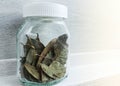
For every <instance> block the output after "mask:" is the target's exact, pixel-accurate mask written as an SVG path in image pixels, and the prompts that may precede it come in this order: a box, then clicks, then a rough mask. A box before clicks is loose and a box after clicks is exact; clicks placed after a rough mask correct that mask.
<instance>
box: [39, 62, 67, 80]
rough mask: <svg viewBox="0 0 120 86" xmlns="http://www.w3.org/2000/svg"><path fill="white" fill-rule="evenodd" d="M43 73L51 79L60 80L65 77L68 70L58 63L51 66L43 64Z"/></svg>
mask: <svg viewBox="0 0 120 86" xmlns="http://www.w3.org/2000/svg"><path fill="white" fill-rule="evenodd" d="M41 67H42V69H43V71H44V72H45V73H46V74H47V75H48V76H49V77H51V78H53V79H58V78H61V77H63V76H64V75H65V72H66V68H65V67H64V66H63V65H61V64H60V63H59V62H57V61H53V63H52V64H51V65H50V66H47V65H45V64H41Z"/></svg>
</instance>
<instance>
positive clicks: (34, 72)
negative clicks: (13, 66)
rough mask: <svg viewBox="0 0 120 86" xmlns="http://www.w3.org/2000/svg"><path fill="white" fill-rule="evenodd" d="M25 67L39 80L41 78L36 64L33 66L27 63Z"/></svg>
mask: <svg viewBox="0 0 120 86" xmlns="http://www.w3.org/2000/svg"><path fill="white" fill-rule="evenodd" d="M24 66H25V68H26V70H27V71H28V72H29V73H30V74H31V75H32V76H33V77H34V78H35V79H37V80H39V78H40V77H39V72H38V71H37V69H36V68H35V67H34V66H31V65H30V64H26V63H25V65H24Z"/></svg>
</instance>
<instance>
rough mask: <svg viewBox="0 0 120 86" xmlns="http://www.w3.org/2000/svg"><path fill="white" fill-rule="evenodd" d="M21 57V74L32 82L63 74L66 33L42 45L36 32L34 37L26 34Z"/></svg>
mask: <svg viewBox="0 0 120 86" xmlns="http://www.w3.org/2000/svg"><path fill="white" fill-rule="evenodd" d="M26 37H27V42H26V44H25V45H23V47H24V57H22V59H21V69H20V70H21V75H22V77H24V78H26V79H27V80H29V81H33V82H41V83H42V82H49V81H52V80H57V79H60V78H62V77H64V76H65V73H66V67H65V64H66V60H67V54H68V44H67V43H66V41H67V38H68V36H67V34H63V35H61V36H59V37H58V38H54V39H53V40H51V41H50V42H49V43H48V45H47V46H44V45H43V44H42V43H41V41H40V39H39V35H38V34H37V37H36V39H33V38H30V37H29V36H28V35H26Z"/></svg>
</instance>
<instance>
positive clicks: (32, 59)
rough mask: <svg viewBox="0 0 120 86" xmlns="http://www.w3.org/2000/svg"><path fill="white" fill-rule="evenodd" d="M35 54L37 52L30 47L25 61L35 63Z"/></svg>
mask: <svg viewBox="0 0 120 86" xmlns="http://www.w3.org/2000/svg"><path fill="white" fill-rule="evenodd" d="M36 54H37V53H36V51H35V49H32V48H31V49H30V50H29V52H28V55H27V57H26V63H29V64H33V65H35V63H34V62H36V60H37V56H36Z"/></svg>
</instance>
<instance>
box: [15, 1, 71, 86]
mask: <svg viewBox="0 0 120 86" xmlns="http://www.w3.org/2000/svg"><path fill="white" fill-rule="evenodd" d="M23 17H24V18H25V22H24V24H23V25H22V26H21V28H20V30H19V32H18V35H17V64H18V67H17V75H18V77H19V79H20V81H21V82H22V83H23V84H24V85H25V86H42V85H43V86H51V85H54V84H56V83H58V82H60V81H62V80H63V79H64V78H66V77H67V58H68V53H69V43H68V39H69V31H68V29H67V27H66V24H65V19H66V18H67V8H66V7H65V6H63V5H60V4H56V3H31V4H28V5H26V6H24V8H23Z"/></svg>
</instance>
